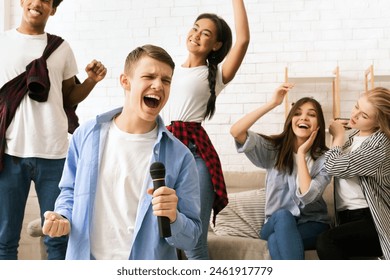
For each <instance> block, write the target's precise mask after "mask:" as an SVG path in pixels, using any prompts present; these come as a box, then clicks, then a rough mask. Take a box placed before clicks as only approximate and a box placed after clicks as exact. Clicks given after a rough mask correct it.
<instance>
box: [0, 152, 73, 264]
mask: <svg viewBox="0 0 390 280" xmlns="http://www.w3.org/2000/svg"><path fill="white" fill-rule="evenodd" d="M64 162H65V159H58V160H49V159H41V158H19V157H14V156H9V155H5V158H4V169H3V171H1V172H0V221H1V222H0V259H3V260H16V259H17V258H18V247H19V240H20V232H21V229H22V225H23V218H24V210H25V207H26V202H27V198H28V194H29V191H30V185H31V181H33V182H34V183H35V190H36V193H37V196H38V202H39V207H40V215H41V219H42V221H43V214H44V213H45V211H48V210H51V211H52V210H53V209H54V203H55V201H56V199H57V196H58V195H59V193H60V190H59V188H58V183H59V181H60V179H61V175H62V170H63V167H64ZM44 243H45V245H46V247H47V253H48V258H49V259H60V260H61V259H65V253H66V246H67V237H59V238H50V237H48V236H46V237H45V238H44Z"/></svg>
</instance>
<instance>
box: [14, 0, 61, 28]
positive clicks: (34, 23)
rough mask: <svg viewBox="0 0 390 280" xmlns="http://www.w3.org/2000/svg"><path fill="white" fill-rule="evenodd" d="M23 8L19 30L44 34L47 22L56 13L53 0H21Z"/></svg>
mask: <svg viewBox="0 0 390 280" xmlns="http://www.w3.org/2000/svg"><path fill="white" fill-rule="evenodd" d="M20 5H21V7H22V8H23V16H22V21H21V24H20V26H19V28H18V30H19V32H21V33H24V34H30V35H37V34H43V33H44V31H45V26H46V22H47V20H48V19H49V17H50V16H52V15H54V14H55V12H56V8H53V0H20Z"/></svg>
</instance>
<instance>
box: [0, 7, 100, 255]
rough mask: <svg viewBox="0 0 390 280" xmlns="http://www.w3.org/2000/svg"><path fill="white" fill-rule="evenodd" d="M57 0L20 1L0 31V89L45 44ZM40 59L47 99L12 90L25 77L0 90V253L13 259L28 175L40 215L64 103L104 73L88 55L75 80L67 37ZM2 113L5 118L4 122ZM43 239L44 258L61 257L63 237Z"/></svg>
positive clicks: (56, 164)
mask: <svg viewBox="0 0 390 280" xmlns="http://www.w3.org/2000/svg"><path fill="white" fill-rule="evenodd" d="M61 2H62V0H49V1H34V0H21V1H20V5H21V7H22V9H23V14H22V19H21V23H20V25H19V27H17V28H16V29H12V30H8V31H6V32H4V33H3V34H0V61H1V63H0V87H1V88H2V89H4V88H5V85H6V84H7V85H9V84H10V83H9V82H10V81H13V80H14V79H15V78H17V77H19V76H20V75H23V73H24V72H25V71H26V68H28V67H26V66H27V65H31V64H30V63H31V62H32V61H36V60H37V59H39V58H40V57H41V56H42V54H43V52H44V50H45V48H46V45H49V40H48V38H49V34H47V33H46V32H45V26H46V22H47V20H48V19H49V17H50V16H53V15H54V14H55V13H56V10H57V7H58V5H59V4H60V3H61ZM50 36H54V35H50ZM54 37H57V36H54ZM57 38H59V37H57ZM59 39H61V38H59ZM61 40H62V39H61ZM50 42H51V41H50ZM44 61H45V62H46V66H43V67H41V68H40V69H38V70H40V71H38V73H39V75H38V77H39V79H38V80H40V81H42V80H46V81H47V80H48V81H49V83H48V85H47V82H46V83H45V85H46V88H48V87H50V89H49V91H48V93H47V91H46V98H47V100H45V101H43V100H40V102H38V101H37V100H36V99H33V98H32V97H31V96H30V94H27V90H25V89H24V88H22V89H19V90H16V88H15V87H18V88H19V86H20V84H22V85H21V86H24V83H16V86H15V87H14V86H10V90H8V91H7V95H5V94H3V93H4V91H2V93H1V96H0V105H1V108H0V112H1V113H2V114H3V113H4V111H5V110H9V109H10V107H12V108H14V110H13V113H12V114H10V115H7V118H5V117H4V115H2V116H1V119H0V123H2V126H1V127H2V133H1V135H2V137H1V139H0V140H1V141H0V142H1V143H0V144H1V151H0V152H1V159H2V160H1V162H0V167H1V169H2V170H0V221H1V223H0V259H11V260H12V259H17V257H18V256H17V251H18V246H19V239H20V231H21V229H22V224H23V218H24V210H25V206H26V201H27V197H28V193H29V190H30V185H31V182H32V181H33V182H34V184H35V189H36V193H37V196H38V201H39V206H40V211H41V215H42V220H43V213H44V212H45V211H47V210H51V209H53V207H54V203H55V200H56V198H57V196H58V194H59V188H58V183H59V180H60V178H61V174H62V170H63V165H64V162H65V156H66V152H67V149H68V144H69V143H68V119H67V115H66V113H65V111H64V107H72V106H75V105H77V104H78V103H79V102H81V101H82V100H83V99H84V98H86V97H87V96H88V94H89V93H90V92H91V90H92V89H93V88H94V86H95V85H96V84H97V83H98V82H99V81H101V80H102V79H103V78H104V77H105V75H106V69H105V67H104V65H102V64H101V63H100V62H98V61H96V60H93V61H92V62H91V63H90V64H88V65H87V67H86V69H85V70H86V72H87V75H88V77H87V79H86V80H85V81H84V82H83V83H82V84H76V82H75V75H76V74H77V71H78V70H77V64H76V61H75V57H74V54H73V52H72V49H71V48H70V46H69V44H68V43H67V42H66V41H62V42H61V43H60V44H59V46H57V47H56V49H55V50H54V51H53V52H52V53H51V54H50V56H49V57H48V58H47V59H46V60H44ZM46 67H47V71H46V69H45V68H46ZM34 79H35V78H34ZM15 91H16V92H18V94H19V95H18V96H20V103H18V104H15ZM12 102H13V105H12V106H11V105H10V104H11V103H12ZM5 119H7V122H9V123H6V125H5V126H3V125H4V123H3V122H4V121H5ZM44 242H45V245H46V246H47V253H48V258H49V259H64V258H65V252H66V246H67V239H66V238H65V237H62V238H49V237H45V240H44Z"/></svg>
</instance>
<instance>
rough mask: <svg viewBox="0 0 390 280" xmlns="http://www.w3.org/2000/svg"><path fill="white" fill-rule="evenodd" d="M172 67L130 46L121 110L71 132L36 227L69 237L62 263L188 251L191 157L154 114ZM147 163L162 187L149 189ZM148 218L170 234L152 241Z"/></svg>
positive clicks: (160, 56) (194, 221)
mask: <svg viewBox="0 0 390 280" xmlns="http://www.w3.org/2000/svg"><path fill="white" fill-rule="evenodd" d="M174 66H175V64H174V62H173V60H172V58H171V57H170V56H169V54H168V53H167V52H166V51H165V50H163V49H162V48H160V47H157V46H153V45H145V46H142V47H138V48H136V49H135V50H133V51H132V52H131V53H130V54H129V55H128V57H127V59H126V62H125V68H124V73H123V74H121V76H120V83H121V85H122V88H123V89H124V91H125V98H124V106H123V108H118V109H115V110H112V111H110V112H107V113H104V114H102V115H99V116H97V117H96V119H94V120H91V121H88V122H86V123H85V124H83V125H81V126H80V127H79V128H78V129H77V130H76V131H75V133H74V135H73V137H72V140H71V143H70V148H69V152H68V155H67V159H66V162H65V167H64V173H63V176H62V179H61V182H60V189H61V193H60V195H59V197H58V199H57V201H56V205H55V209H54V212H47V213H45V218H46V220H45V223H44V225H43V232H44V233H45V234H48V235H50V236H53V237H54V236H63V235H68V234H69V243H68V250H67V253H66V259H84V260H85V259H88V260H89V259H98V260H104V259H110V260H112V259H117V260H126V259H137V260H140V259H155V260H162V259H177V258H178V256H177V251H176V249H177V248H178V249H183V250H190V249H192V248H194V246H195V244H196V242H197V240H198V237H199V236H200V234H201V231H202V230H201V220H200V198H199V178H198V173H197V168H196V163H195V159H194V157H193V155H192V153H191V151H190V150H189V149H188V148H187V147H186V146H184V144H182V143H181V142H180V141H179V140H178V139H177V138H175V137H174V136H173V135H172V134H171V133H170V132H169V131H168V130H167V129H166V127H165V125H164V122H163V120H162V118H161V117H160V116H159V113H160V111H161V109H162V108H163V107H164V105H165V103H166V102H167V100H168V97H169V93H170V85H171V79H172V75H173V70H174ZM154 162H161V163H162V164H164V166H165V170H166V175H165V182H166V186H162V187H160V188H158V189H157V190H155V191H153V183H152V179H151V176H150V173H149V170H150V166H151V164H152V163H154ZM156 216H158V217H167V218H168V219H169V222H168V226H169V227H170V230H171V236H169V237H168V236H167V237H165V236H163V237H160V234H159V232H160V231H159V226H158V219H157V217H156Z"/></svg>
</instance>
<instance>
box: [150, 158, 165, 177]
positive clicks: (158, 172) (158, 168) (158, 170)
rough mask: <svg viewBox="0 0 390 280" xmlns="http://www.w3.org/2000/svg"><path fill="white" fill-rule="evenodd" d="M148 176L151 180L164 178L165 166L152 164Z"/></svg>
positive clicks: (156, 163) (160, 163)
mask: <svg viewBox="0 0 390 280" xmlns="http://www.w3.org/2000/svg"><path fill="white" fill-rule="evenodd" d="M150 176H151V177H152V179H153V180H155V179H161V178H165V166H164V164H163V163H162V162H158V161H157V162H153V163H152V165H151V166H150Z"/></svg>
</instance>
